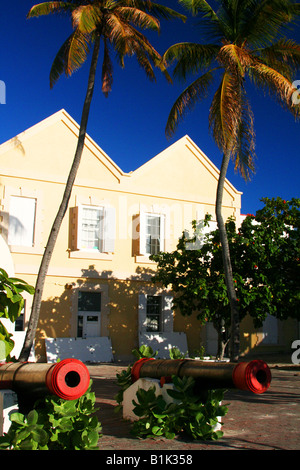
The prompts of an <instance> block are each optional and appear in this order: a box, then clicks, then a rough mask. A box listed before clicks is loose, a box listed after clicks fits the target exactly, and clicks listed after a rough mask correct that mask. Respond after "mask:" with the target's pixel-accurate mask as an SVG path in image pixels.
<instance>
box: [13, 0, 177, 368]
mask: <svg viewBox="0 0 300 470" xmlns="http://www.w3.org/2000/svg"><path fill="white" fill-rule="evenodd" d="M51 13H57V14H59V13H67V14H69V15H71V18H72V24H73V32H72V34H71V35H70V36H69V37H68V38H67V40H66V41H65V42H64V44H63V45H62V47H61V48H60V50H59V51H58V53H57V55H56V57H55V59H54V62H53V64H52V67H51V71H50V87H53V85H54V84H55V82H56V81H57V79H58V78H59V77H60V76H61V75H62V74H63V73H65V74H66V75H67V76H70V75H71V74H72V73H73V72H74V71H75V70H77V69H78V68H79V67H81V66H82V65H83V63H84V62H85V61H86V59H87V56H88V53H89V50H90V47H91V46H92V45H93V51H92V59H91V65H90V70H89V77H88V84H87V91H86V96H85V100H84V104H83V109H82V116H81V122H80V129H79V136H78V142H77V148H76V151H75V155H74V160H73V163H72V166H71V169H70V173H69V176H68V180H67V183H66V187H65V191H64V194H63V198H62V201H61V205H60V207H59V210H58V212H57V215H56V217H55V220H54V223H53V225H52V229H51V231H50V234H49V238H48V241H47V245H46V247H45V251H44V254H43V257H42V261H41V265H40V268H39V272H38V276H37V280H36V286H35V294H34V297H33V304H32V310H31V315H30V319H29V324H28V328H27V332H26V336H25V340H24V344H23V348H22V351H21V353H20V356H19V360H20V361H26V360H27V359H28V357H29V354H30V350H31V347H32V345H33V341H34V337H35V332H36V328H37V324H38V320H39V313H40V307H41V300H42V294H43V288H44V284H45V279H46V275H47V271H48V267H49V264H50V260H51V256H52V253H53V250H54V246H55V243H56V240H57V236H58V233H59V230H60V227H61V224H62V221H63V218H64V215H65V213H66V210H67V207H68V203H69V199H70V196H71V192H72V188H73V184H74V181H75V177H76V174H77V170H78V167H79V164H80V160H81V156H82V151H83V147H84V140H85V136H86V129H87V123H88V117H89V110H90V105H91V101H92V96H93V91H94V85H95V76H96V68H97V64H98V58H99V53H100V44H101V42H102V44H103V59H102V91H103V93H104V95H105V96H107V95H108V93H109V92H110V91H111V88H112V82H113V68H112V60H111V56H110V49H111V48H113V49H114V50H115V52H116V54H117V57H118V60H119V63H120V65H121V66H122V67H123V66H124V57H125V56H132V55H135V56H136V59H137V61H138V63H139V65H140V66H141V67H142V68H143V69H144V70H145V72H146V75H147V77H148V78H150V79H151V80H155V74H154V67H155V66H158V67H159V68H160V70H161V71H162V72H163V73H164V74H165V76H166V77H167V79H169V80H170V78H169V75H168V73H167V72H166V70H165V68H164V66H163V65H162V61H161V56H160V55H159V53H158V52H157V51H156V50H155V48H154V47H153V46H152V45H151V44H150V42H149V41H148V40H147V38H146V37H145V35H144V34H142V33H141V31H140V30H144V29H150V30H154V31H158V32H159V30H160V23H159V18H163V19H171V18H181V19H183V20H184V19H185V17H184V16H183V15H180V14H179V13H177V12H175V11H174V10H172V9H170V8H167V7H165V6H162V5H159V4H157V3H154V2H152V1H150V0H145V1H143V0H119V1H116V0H73V1H72V0H71V1H50V2H43V3H40V4H37V5H35V6H33V7H32V8H31V10H30V11H29V13H28V17H29V18H32V17H39V16H41V15H47V14H51Z"/></svg>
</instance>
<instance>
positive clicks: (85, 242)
mask: <svg viewBox="0 0 300 470" xmlns="http://www.w3.org/2000/svg"><path fill="white" fill-rule="evenodd" d="M80 209H81V210H80V211H79V220H78V246H79V247H80V249H81V250H97V251H102V240H103V208H102V207H93V206H81V207H80Z"/></svg>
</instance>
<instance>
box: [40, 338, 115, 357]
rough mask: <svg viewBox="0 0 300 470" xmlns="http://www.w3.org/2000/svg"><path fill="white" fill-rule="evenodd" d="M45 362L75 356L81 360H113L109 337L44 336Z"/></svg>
mask: <svg viewBox="0 0 300 470" xmlns="http://www.w3.org/2000/svg"><path fill="white" fill-rule="evenodd" d="M45 343H46V353H47V362H57V359H67V358H72V357H74V358H76V359H79V360H80V361H82V362H113V360H114V357H113V353H112V346H111V340H110V338H108V337H106V336H95V337H91V338H45Z"/></svg>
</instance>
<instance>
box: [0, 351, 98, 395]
mask: <svg viewBox="0 0 300 470" xmlns="http://www.w3.org/2000/svg"><path fill="white" fill-rule="evenodd" d="M89 383H90V374H89V371H88V369H87V367H86V366H85V365H84V364H83V363H82V362H81V361H79V360H78V359H63V360H62V361H60V362H58V363H56V364H48V363H30V362H24V363H20V362H15V363H14V362H11V363H5V364H1V365H0V389H2V390H3V389H10V390H13V391H14V392H16V393H17V394H18V396H22V397H31V396H43V395H47V394H52V395H57V396H58V397H60V398H63V399H64V400H75V399H77V398H80V397H81V396H82V395H84V393H85V392H86V391H87V389H88V387H89Z"/></svg>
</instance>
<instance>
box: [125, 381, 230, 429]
mask: <svg viewBox="0 0 300 470" xmlns="http://www.w3.org/2000/svg"><path fill="white" fill-rule="evenodd" d="M151 387H155V394H156V396H158V395H162V397H163V399H164V400H165V402H166V403H167V404H169V403H176V400H175V399H174V398H172V397H170V395H169V394H168V392H167V391H168V390H174V389H175V386H174V384H173V383H165V384H164V385H163V387H161V386H160V381H159V380H158V379H152V378H141V379H138V380H137V381H136V382H134V383H133V384H132V385H130V387H128V388H127V389H126V390H125V391H124V394H123V403H122V405H123V418H124V419H127V420H129V421H137V420H138V419H140V417H139V416H137V415H136V414H134V412H133V409H134V407H135V405H134V404H133V403H132V402H133V400H134V401H135V402H136V403H138V400H137V397H136V393H137V391H138V389H139V388H142V389H144V390H149V388H151ZM220 405H221V403H220ZM218 421H219V422H218V423H217V424H216V425H215V427H214V431H219V430H220V429H221V427H222V424H221V422H220V421H221V417H220V416H218Z"/></svg>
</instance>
